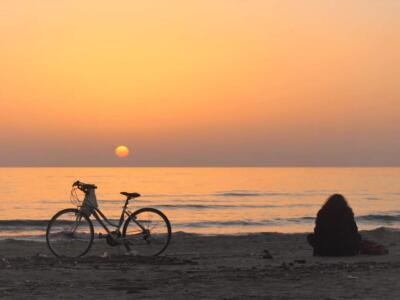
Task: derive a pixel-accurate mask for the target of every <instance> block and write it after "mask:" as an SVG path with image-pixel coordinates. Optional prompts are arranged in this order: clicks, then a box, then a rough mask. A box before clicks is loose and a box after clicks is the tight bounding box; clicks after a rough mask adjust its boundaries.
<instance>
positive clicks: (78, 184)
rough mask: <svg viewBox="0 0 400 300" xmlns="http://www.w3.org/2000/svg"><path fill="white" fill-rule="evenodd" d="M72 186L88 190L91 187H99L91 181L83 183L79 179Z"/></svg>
mask: <svg viewBox="0 0 400 300" xmlns="http://www.w3.org/2000/svg"><path fill="white" fill-rule="evenodd" d="M72 187H77V188H78V189H80V190H82V191H84V192H85V191H87V190H89V189H97V186H96V185H94V184H90V183H83V182H80V181H79V180H77V181H75V182H74V183H73V184H72Z"/></svg>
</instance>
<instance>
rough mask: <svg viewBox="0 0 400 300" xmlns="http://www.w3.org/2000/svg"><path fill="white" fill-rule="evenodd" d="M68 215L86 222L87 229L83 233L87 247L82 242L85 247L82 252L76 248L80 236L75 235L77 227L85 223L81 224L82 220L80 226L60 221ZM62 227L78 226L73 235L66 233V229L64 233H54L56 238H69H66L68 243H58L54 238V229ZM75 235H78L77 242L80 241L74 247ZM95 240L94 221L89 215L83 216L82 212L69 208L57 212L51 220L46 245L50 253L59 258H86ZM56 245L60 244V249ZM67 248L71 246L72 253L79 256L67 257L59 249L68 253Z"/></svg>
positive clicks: (47, 230)
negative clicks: (61, 217) (72, 243)
mask: <svg viewBox="0 0 400 300" xmlns="http://www.w3.org/2000/svg"><path fill="white" fill-rule="evenodd" d="M66 214H72V216H73V215H75V216H76V218H79V217H81V218H83V219H84V221H85V224H86V225H85V227H86V228H85V230H86V231H83V232H82V236H85V237H86V245H85V244H84V243H82V242H80V244H81V245H82V246H83V247H81V248H82V250H80V249H78V248H76V247H77V246H76V245H77V244H79V237H78V234H76V233H75V231H76V229H77V227H79V226H81V224H84V223H81V219H80V220H79V223H78V225H77V224H76V223H75V224H69V223H70V222H71V221H69V220H61V221H59V220H60V216H63V215H66ZM65 218H66V217H65ZM57 222H59V223H57ZM75 222H76V220H75ZM61 225H63V226H64V227H65V226H68V225H71V226H76V227H75V228H74V230H73V232H72V233H69V232H67V233H66V232H65V228H63V229H64V230H63V231H60V232H55V233H54V235H55V236H57V235H59V236H62V235H64V236H65V238H66V237H67V236H68V239H67V238H66V240H68V241H67V242H63V241H58V242H57V241H56V240H55V237H54V238H53V233H52V229H53V228H54V227H55V228H57V226H61ZM74 235H76V241H78V243H75V244H74V245H71V242H72V239H73V238H74ZM71 237H72V238H71ZM93 239H94V229H93V223H92V221H91V220H90V218H89V217H88V216H87V215H85V214H83V213H82V212H80V211H79V210H78V209H76V208H67V209H63V210H60V211H59V212H57V213H56V214H55V215H54V216H53V217H52V218H51V220H50V221H49V223H48V225H47V229H46V243H47V246H48V247H49V249H50V251H51V252H52V253H53V254H54V255H55V256H57V257H69V258H76V257H81V256H84V255H85V254H86V253H88V251H89V250H90V248H91V247H92V244H93ZM81 240H82V239H81ZM56 243H59V245H60V247H56ZM66 243H67V244H66ZM67 246H69V247H70V248H71V249H72V251H74V252H77V253H78V254H74V255H65V254H64V253H61V252H62V251H61V250H59V249H58V248H60V249H63V250H65V251H66V250H67V248H68V247H67ZM79 246H80V245H79ZM74 247H75V248H74Z"/></svg>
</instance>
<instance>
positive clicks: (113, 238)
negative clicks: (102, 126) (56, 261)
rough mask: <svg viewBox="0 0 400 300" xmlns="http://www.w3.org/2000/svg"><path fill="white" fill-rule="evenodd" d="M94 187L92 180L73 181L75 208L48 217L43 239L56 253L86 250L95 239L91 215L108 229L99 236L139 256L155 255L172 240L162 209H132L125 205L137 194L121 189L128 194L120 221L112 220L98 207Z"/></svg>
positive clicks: (78, 254) (70, 254)
mask: <svg viewBox="0 0 400 300" xmlns="http://www.w3.org/2000/svg"><path fill="white" fill-rule="evenodd" d="M96 189H97V186H96V185H94V184H87V183H83V182H80V181H76V182H74V183H73V184H72V190H71V200H72V202H73V203H74V204H76V205H77V208H67V209H63V210H61V211H59V212H57V213H56V214H55V215H54V216H53V217H52V218H51V220H50V221H49V223H48V226H47V230H46V242H47V246H48V247H49V249H50V251H51V252H52V253H53V254H54V255H55V256H57V257H71V258H72V257H81V256H84V255H85V254H87V253H88V252H89V250H90V248H91V247H92V244H93V240H94V226H93V222H92V220H91V219H90V216H92V215H93V217H94V218H95V219H96V221H97V222H98V224H100V225H101V227H102V228H103V229H104V230H105V231H106V232H107V234H105V235H103V234H101V233H100V234H99V238H105V239H106V241H107V243H108V244H109V245H110V246H118V245H123V246H125V248H126V250H127V251H128V253H132V252H135V254H136V255H141V256H157V255H160V254H161V253H163V252H164V251H165V250H166V249H167V247H168V245H169V242H170V240H171V224H170V222H169V220H168V218H167V217H166V216H165V215H164V214H163V213H162V212H161V211H159V210H157V209H154V208H149V207H146V208H141V209H138V210H136V211H134V212H131V211H130V210H129V209H128V205H129V201H130V200H132V199H135V198H137V197H140V194H138V193H127V192H121V195H123V196H126V197H127V198H126V201H125V204H124V206H123V207H122V212H121V216H120V218H119V221H118V223H117V224H115V223H113V222H112V221H110V220H109V219H107V217H106V216H105V215H104V214H103V213H102V212H101V210H100V209H99V207H98V204H97V198H96V194H95V190H96ZM78 190H80V191H82V192H83V193H84V199H83V201H81V200H80V199H79V196H78V193H77V192H78ZM107 225H108V226H111V227H113V228H114V230H110V229H109V228H108V227H107ZM132 247H133V248H134V250H132Z"/></svg>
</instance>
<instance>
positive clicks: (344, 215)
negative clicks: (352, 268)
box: [307, 194, 361, 256]
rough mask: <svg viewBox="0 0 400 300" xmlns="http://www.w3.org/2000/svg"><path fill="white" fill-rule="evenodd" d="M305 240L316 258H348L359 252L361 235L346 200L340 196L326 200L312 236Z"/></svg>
mask: <svg viewBox="0 0 400 300" xmlns="http://www.w3.org/2000/svg"><path fill="white" fill-rule="evenodd" d="M307 240H308V242H309V243H310V245H311V246H312V247H313V248H314V255H318V256H349V255H356V254H358V253H359V251H360V245H361V235H360V234H359V233H358V228H357V225H356V222H355V220H354V214H353V210H352V209H351V207H350V206H349V205H348V204H347V201H346V199H345V198H344V197H343V196H342V195H340V194H334V195H332V196H330V197H329V198H328V200H327V201H326V202H325V204H324V205H323V206H322V208H321V209H320V210H319V212H318V215H317V219H316V221H315V228H314V234H309V235H308V236H307Z"/></svg>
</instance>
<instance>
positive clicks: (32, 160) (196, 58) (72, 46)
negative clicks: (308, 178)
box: [0, 0, 400, 166]
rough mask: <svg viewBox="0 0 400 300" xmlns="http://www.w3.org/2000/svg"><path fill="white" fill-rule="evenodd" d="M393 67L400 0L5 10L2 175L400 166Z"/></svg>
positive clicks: (48, 5) (398, 93)
mask: <svg viewBox="0 0 400 300" xmlns="http://www.w3.org/2000/svg"><path fill="white" fill-rule="evenodd" d="M399 53H400V2H399V1H397V0H393V1H390V0H385V1H364V0H360V1H328V0H326V1H322V0H307V1H295V0H292V1H289V0H286V1H285V0H280V1H265V0H263V1H255V0H254V1H231V0H219V1H118V4H116V3H111V2H110V1H98V0H96V1H88V0H87V1H52V0H47V1H44V0H42V1H30V0H26V1H22V0H19V1H18V0H17V1H3V2H1V3H0V67H1V72H0V82H1V86H0V109H1V110H0V133H1V138H2V142H1V145H2V147H1V148H0V165H156V166H158V165H400V138H399V134H398V133H399V125H400V124H399V122H400V121H399V120H400V84H399V78H400V56H399ZM118 144H126V145H127V146H129V148H130V149H131V153H132V155H130V157H129V158H127V159H125V160H121V159H118V158H116V157H115V156H114V148H115V146H116V145H118Z"/></svg>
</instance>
